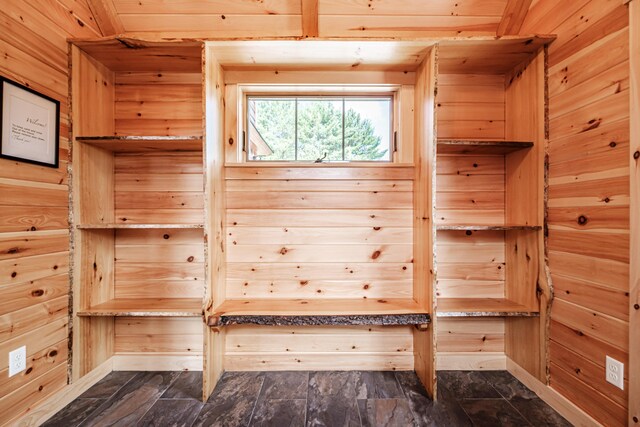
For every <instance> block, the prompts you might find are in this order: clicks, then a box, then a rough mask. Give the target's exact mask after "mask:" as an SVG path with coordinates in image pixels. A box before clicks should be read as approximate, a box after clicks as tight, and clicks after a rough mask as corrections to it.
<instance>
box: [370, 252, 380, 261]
mask: <svg viewBox="0 0 640 427" xmlns="http://www.w3.org/2000/svg"><path fill="white" fill-rule="evenodd" d="M379 256H380V251H375V252H374V253H372V254H371V259H378V257H379Z"/></svg>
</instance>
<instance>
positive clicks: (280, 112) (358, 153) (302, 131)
mask: <svg viewBox="0 0 640 427" xmlns="http://www.w3.org/2000/svg"><path fill="white" fill-rule="evenodd" d="M373 103H377V105H373ZM363 106H364V108H365V109H366V110H367V111H365V109H363ZM390 106H391V99H390V98H388V97H386V98H375V99H367V98H357V100H352V99H351V98H304V97H301V98H257V97H256V98H249V108H248V110H249V140H250V148H251V149H250V150H249V151H250V153H249V159H250V160H285V161H294V160H301V161H315V160H316V159H324V160H325V161H341V160H346V161H371V160H389V154H390V153H389V148H388V147H389V139H390V136H389V134H390V132H389V129H390V121H391V119H390V114H391V113H390ZM357 108H360V109H361V111H357ZM343 111H344V113H343ZM367 114H368V115H369V116H372V117H373V116H376V115H377V116H376V117H379V120H381V121H384V120H386V121H387V123H383V125H384V126H380V124H378V126H376V124H375V123H373V122H372V119H371V118H369V117H363V116H365V115H367ZM385 130H386V132H385ZM383 139H384V141H383Z"/></svg>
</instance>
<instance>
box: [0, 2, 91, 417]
mask: <svg viewBox="0 0 640 427" xmlns="http://www.w3.org/2000/svg"><path fill="white" fill-rule="evenodd" d="M2 6H3V7H2V9H1V10H0V75H2V76H5V77H8V78H10V79H12V80H15V81H17V82H19V83H21V84H25V85H28V86H29V87H31V88H33V89H35V90H36V91H38V92H41V93H43V94H45V95H48V96H50V97H53V98H54V99H57V100H59V101H60V112H61V117H60V152H59V155H60V167H59V168H58V169H51V168H46V167H40V166H33V165H29V164H26V163H19V162H15V161H9V160H4V159H0V424H4V423H6V422H9V421H10V420H11V419H15V418H16V417H19V416H22V415H24V414H25V413H26V412H27V411H29V410H30V409H32V408H33V407H34V406H36V405H37V404H38V403H40V402H41V401H42V400H44V399H46V398H47V397H49V396H51V395H52V394H53V393H55V392H57V391H59V390H60V389H62V388H63V387H64V386H65V384H67V356H68V327H67V324H68V300H69V296H68V294H69V275H68V271H69V230H68V212H69V209H68V187H67V183H68V174H67V165H68V160H69V151H68V149H69V140H68V138H69V115H68V114H69V106H68V103H67V96H68V83H67V73H68V67H67V42H66V39H67V37H97V36H99V35H100V32H99V30H98V28H97V26H96V25H95V22H94V21H93V18H92V16H91V13H90V11H89V8H88V6H87V4H86V1H84V0H79V1H75V2H69V1H56V0H46V1H31V0H29V1H21V0H7V1H3V4H2ZM23 345H26V347H27V370H26V371H23V372H21V373H20V374H18V375H15V376H13V377H11V378H9V377H8V372H7V367H8V363H7V361H8V353H9V352H10V351H12V350H15V349H16V348H18V347H20V346H23Z"/></svg>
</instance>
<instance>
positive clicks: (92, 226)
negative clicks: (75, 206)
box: [76, 224, 204, 230]
mask: <svg viewBox="0 0 640 427" xmlns="http://www.w3.org/2000/svg"><path fill="white" fill-rule="evenodd" d="M76 228H77V229H79V230H112V229H129V230H135V229H171V228H188V229H193V228H204V224H78V225H76Z"/></svg>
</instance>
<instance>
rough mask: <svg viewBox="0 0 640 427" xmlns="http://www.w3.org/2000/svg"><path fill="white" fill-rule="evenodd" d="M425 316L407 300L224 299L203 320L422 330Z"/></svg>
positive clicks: (427, 319)
mask: <svg viewBox="0 0 640 427" xmlns="http://www.w3.org/2000/svg"><path fill="white" fill-rule="evenodd" d="M430 321H431V318H430V315H429V313H427V312H426V311H425V310H423V309H421V308H420V307H419V305H418V303H416V302H415V301H413V300H411V299H395V298H393V299H357V300H355V299H335V300H326V299H325V300H303V299H295V300H270V299H269V300H268V299H265V300H227V301H225V302H224V303H223V304H222V305H221V306H220V307H218V308H217V309H216V310H215V313H214V315H213V316H210V317H209V319H207V323H208V324H209V326H212V327H220V326H228V325H242V324H251V325H265V326H314V325H331V326H341V325H383V326H399V325H416V326H418V327H420V328H421V329H425V328H426V327H427V325H428V324H429V323H430Z"/></svg>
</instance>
